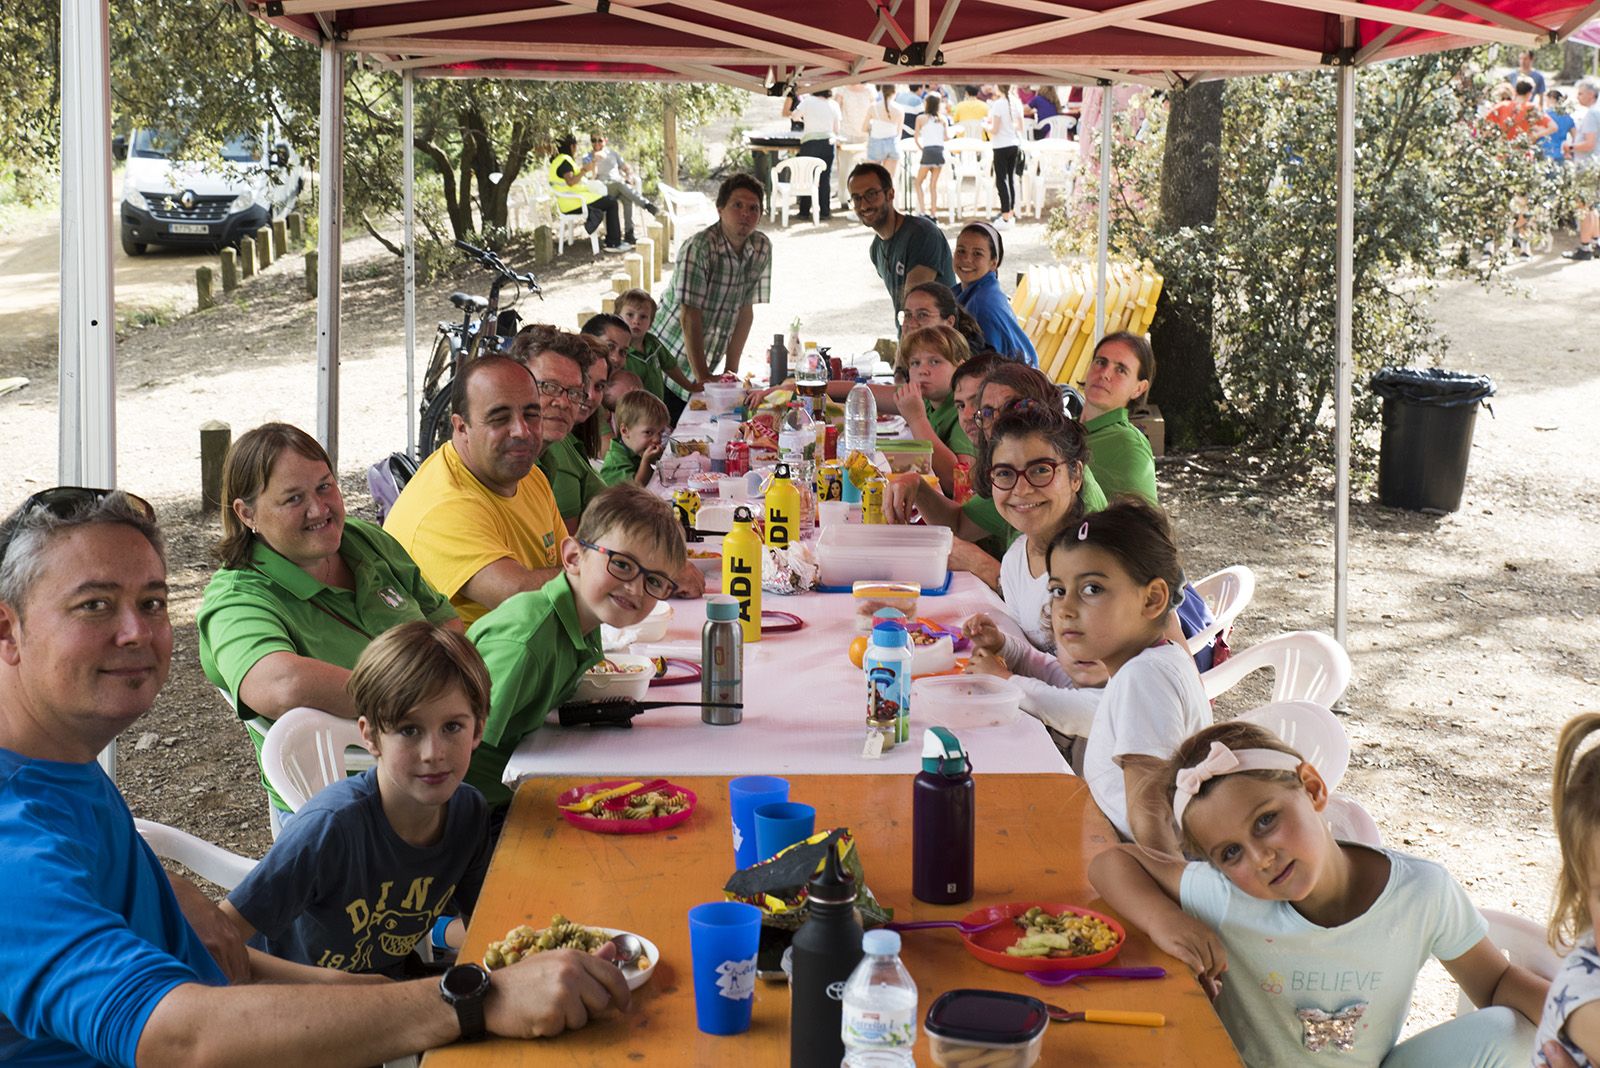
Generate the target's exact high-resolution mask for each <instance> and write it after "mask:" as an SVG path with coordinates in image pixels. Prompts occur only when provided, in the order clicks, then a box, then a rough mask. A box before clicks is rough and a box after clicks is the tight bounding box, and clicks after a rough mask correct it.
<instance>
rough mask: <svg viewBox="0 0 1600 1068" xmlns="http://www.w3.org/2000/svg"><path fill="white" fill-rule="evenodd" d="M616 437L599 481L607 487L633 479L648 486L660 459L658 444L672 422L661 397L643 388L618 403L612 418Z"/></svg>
mask: <svg viewBox="0 0 1600 1068" xmlns="http://www.w3.org/2000/svg"><path fill="white" fill-rule="evenodd" d="M611 421H612V425H613V427H614V428H615V431H616V433H615V436H614V437H612V439H611V449H610V451H609V452H607V453H606V459H605V463H604V464H602V465H601V466H600V481H602V482H604V483H605V484H606V485H608V486H615V485H616V484H617V483H619V482H626V481H628V480H629V479H632V480H633V481H634V482H637V483H638V484H639V485H641V486H648V485H649V484H650V478H651V476H652V475H654V474H655V466H656V461H657V460H659V459H661V448H662V446H661V441H662V438H663V437H664V436H665V435H666V433H667V426H668V425H669V424H670V423H671V422H672V417H671V415H669V414H668V412H667V406H666V405H665V404H663V403H662V402H661V398H660V397H657V396H655V395H654V394H652V393H650V392H648V391H647V390H643V389H636V390H634V391H633V392H632V393H629V394H628V395H627V396H625V397H623V398H622V399H621V400H619V401H617V409H616V411H615V412H614V413H613V414H612V417H611Z"/></svg>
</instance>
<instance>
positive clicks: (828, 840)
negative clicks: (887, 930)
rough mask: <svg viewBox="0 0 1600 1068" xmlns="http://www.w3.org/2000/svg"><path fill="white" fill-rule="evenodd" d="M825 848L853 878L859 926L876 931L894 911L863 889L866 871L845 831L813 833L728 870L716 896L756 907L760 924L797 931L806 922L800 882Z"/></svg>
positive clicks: (808, 876) (803, 883) (820, 862)
mask: <svg viewBox="0 0 1600 1068" xmlns="http://www.w3.org/2000/svg"><path fill="white" fill-rule="evenodd" d="M829 849H834V850H837V851H838V854H839V863H840V864H841V865H842V866H843V867H844V869H845V870H846V871H848V872H849V873H850V874H851V875H853V876H855V880H856V909H857V911H858V912H860V914H861V924H862V926H863V927H881V926H882V925H883V924H886V923H888V922H889V921H890V920H892V919H894V910H893V909H890V908H885V907H884V906H882V905H880V904H879V903H878V899H877V898H875V897H873V896H872V891H871V890H869V889H868V888H867V873H866V870H865V869H864V868H862V866H861V859H860V858H859V857H857V856H856V845H855V838H854V837H852V836H851V834H850V830H849V828H847V827H838V828H835V829H833V830H827V831H818V832H817V833H816V834H813V835H812V836H811V837H810V838H807V839H806V840H805V841H803V842H796V843H795V844H794V845H792V846H790V847H789V848H787V849H785V850H784V851H783V852H781V853H779V854H778V855H777V856H775V857H772V858H770V859H768V860H763V861H761V862H760V863H758V864H753V865H751V866H750V867H748V868H745V869H743V870H742V871H736V872H734V873H733V874H732V875H731V876H729V878H728V881H727V883H726V884H725V885H724V886H723V888H722V892H723V894H724V895H725V896H726V897H727V899H728V900H729V901H743V902H744V903H745V904H747V905H754V906H755V907H756V908H758V909H760V910H761V923H762V925H763V926H767V927H781V928H783V929H785V930H789V931H794V930H798V929H799V927H800V925H801V924H802V923H804V922H805V919H806V897H807V894H808V891H807V889H806V884H808V883H809V882H810V881H811V877H812V876H813V875H815V874H816V873H817V872H819V871H821V870H822V865H823V862H824V861H825V860H826V859H827V856H828V850H829Z"/></svg>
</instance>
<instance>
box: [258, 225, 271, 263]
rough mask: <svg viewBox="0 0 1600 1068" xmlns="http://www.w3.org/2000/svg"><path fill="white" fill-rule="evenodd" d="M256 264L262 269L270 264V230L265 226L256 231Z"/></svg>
mask: <svg viewBox="0 0 1600 1068" xmlns="http://www.w3.org/2000/svg"><path fill="white" fill-rule="evenodd" d="M256 266H257V267H258V268H259V269H261V270H263V271H264V270H266V269H267V268H268V267H271V266H272V231H271V230H268V229H267V228H266V227H265V226H263V227H262V228H261V229H259V230H257V231H256Z"/></svg>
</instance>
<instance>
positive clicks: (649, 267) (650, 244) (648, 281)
mask: <svg viewBox="0 0 1600 1068" xmlns="http://www.w3.org/2000/svg"><path fill="white" fill-rule="evenodd" d="M634 250H635V251H636V252H638V253H639V262H640V264H641V266H643V268H644V283H643V286H642V288H643V289H644V290H646V291H647V292H652V293H653V292H655V288H656V283H657V282H659V281H661V275H659V274H658V273H657V272H656V243H655V242H654V241H652V240H651V239H650V238H648V237H641V238H640V239H639V243H638V244H637V245H635V246H634Z"/></svg>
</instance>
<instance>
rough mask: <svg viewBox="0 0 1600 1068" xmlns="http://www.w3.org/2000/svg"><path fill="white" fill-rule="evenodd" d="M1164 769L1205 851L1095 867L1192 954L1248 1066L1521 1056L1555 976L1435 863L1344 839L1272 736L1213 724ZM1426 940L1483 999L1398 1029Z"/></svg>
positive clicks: (1126, 908)
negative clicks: (1512, 946) (1495, 938)
mask: <svg viewBox="0 0 1600 1068" xmlns="http://www.w3.org/2000/svg"><path fill="white" fill-rule="evenodd" d="M1164 779H1165V782H1166V793H1167V796H1168V797H1170V798H1171V800H1172V808H1171V812H1170V816H1171V817H1172V818H1173V819H1174V820H1175V822H1176V823H1177V825H1178V827H1179V828H1180V829H1181V831H1182V833H1183V840H1184V848H1185V850H1186V851H1188V852H1190V853H1191V854H1193V855H1196V856H1200V857H1204V858H1205V859H1204V860H1201V861H1194V862H1189V861H1185V860H1184V859H1183V858H1181V857H1177V856H1170V855H1162V854H1158V853H1154V852H1151V851H1150V850H1145V849H1139V848H1137V847H1134V846H1121V847H1117V848H1115V849H1111V850H1107V851H1106V852H1104V853H1102V854H1100V855H1099V856H1097V857H1095V859H1094V860H1093V861H1092V862H1091V863H1090V865H1089V879H1090V881H1091V882H1093V883H1094V887H1095V889H1096V890H1098V891H1100V893H1101V894H1102V895H1104V897H1105V899H1106V900H1107V901H1108V902H1110V904H1111V906H1112V907H1113V908H1115V909H1116V910H1117V911H1119V912H1121V913H1122V914H1123V915H1124V916H1127V917H1129V918H1130V919H1132V920H1134V921H1135V922H1136V923H1138V924H1139V925H1140V926H1142V927H1143V928H1144V929H1145V930H1146V932H1147V933H1148V934H1149V935H1150V938H1151V940H1152V941H1153V942H1155V944H1156V945H1157V946H1160V947H1161V948H1162V949H1164V950H1166V951H1167V952H1168V953H1171V954H1172V955H1173V956H1175V957H1177V958H1178V959H1179V960H1182V961H1183V962H1184V963H1185V964H1187V965H1189V966H1190V967H1191V968H1193V969H1194V970H1195V972H1196V974H1197V975H1198V976H1199V977H1200V981H1201V983H1202V985H1204V986H1205V987H1206V988H1207V991H1208V993H1211V994H1212V995H1213V996H1214V997H1215V999H1216V1009H1217V1014H1218V1015H1219V1016H1221V1017H1222V1022H1223V1025H1224V1026H1225V1027H1227V1029H1228V1034H1229V1036H1230V1037H1231V1038H1232V1039H1233V1042H1234V1045H1235V1046H1237V1047H1238V1049H1239V1053H1240V1055H1241V1056H1242V1057H1243V1059H1244V1062H1245V1064H1247V1065H1249V1066H1250V1068H1296V1066H1300V1065H1305V1066H1317V1068H1321V1066H1327V1065H1340V1066H1349V1068H1377V1066H1379V1065H1381V1066H1383V1068H1437V1066H1441V1065H1451V1066H1453V1068H1455V1066H1459V1068H1467V1066H1474V1068H1501V1066H1504V1068H1511V1066H1517V1068H1522V1066H1526V1065H1527V1064H1528V1063H1529V1058H1530V1056H1531V1054H1532V1051H1533V1038H1534V1029H1533V1025H1532V1024H1531V1023H1530V1022H1529V1020H1530V1019H1537V1018H1538V1016H1539V1013H1540V1011H1541V1008H1542V1005H1543V1000H1544V997H1545V994H1546V992H1547V990H1548V989H1549V985H1550V984H1549V983H1548V982H1547V981H1545V980H1543V979H1541V978H1539V977H1538V976H1536V975H1534V974H1533V973H1532V972H1530V971H1528V970H1527V969H1526V968H1522V967H1519V966H1517V965H1514V964H1511V963H1509V962H1508V961H1507V960H1506V958H1505V957H1504V956H1503V955H1502V954H1501V952H1500V950H1499V949H1497V948H1496V947H1495V944H1494V943H1493V942H1492V941H1490V939H1489V938H1488V937H1487V932H1488V924H1487V923H1486V922H1485V921H1484V919H1483V917H1482V916H1481V915H1480V914H1479V913H1478V910H1477V909H1476V908H1474V907H1473V905H1472V902H1471V901H1470V900H1468V898H1467V895H1466V892H1465V891H1464V890H1463V889H1462V888H1461V886H1460V884H1459V883H1457V882H1456V881H1455V879H1454V878H1452V877H1451V875H1450V873H1449V872H1448V871H1446V870H1445V869H1444V867H1443V866H1442V865H1440V864H1437V863H1435V862H1433V861H1430V860H1423V859H1421V858H1419V857H1413V856H1408V855H1406V854H1404V853H1397V852H1394V851H1393V850H1389V849H1376V848H1370V847H1368V846H1363V845H1357V844H1354V843H1350V842H1340V841H1336V840H1335V839H1334V837H1333V832H1332V831H1331V830H1330V829H1329V827H1328V825H1327V823H1326V822H1324V820H1323V819H1322V816H1321V812H1322V810H1323V808H1324V807H1325V806H1326V805H1327V802H1328V787H1327V784H1326V783H1324V782H1323V779H1322V776H1321V775H1319V774H1318V772H1317V769H1316V768H1314V767H1312V766H1311V765H1310V764H1309V763H1306V762H1305V761H1303V760H1302V759H1301V758H1300V755H1299V754H1298V753H1296V752H1295V751H1294V750H1293V749H1291V748H1290V747H1289V746H1287V745H1285V744H1284V743H1283V742H1282V741H1281V740H1279V739H1278V737H1277V736H1275V735H1274V734H1272V733H1271V732H1270V731H1267V730H1265V729H1263V728H1261V727H1258V726H1256V725H1254V724H1250V723H1243V722H1240V721H1237V720H1235V721H1233V722H1230V723H1219V724H1217V725H1215V726H1213V727H1208V728H1206V729H1205V730H1202V731H1200V732H1198V733H1196V734H1195V735H1193V736H1191V737H1189V738H1187V739H1185V740H1184V742H1183V743H1182V744H1181V745H1180V746H1179V747H1178V749H1177V752H1176V753H1174V754H1173V757H1172V760H1171V761H1170V762H1169V763H1168V765H1167V767H1166V770H1165V775H1164ZM1430 956H1431V957H1436V958H1438V959H1439V960H1440V961H1441V962H1442V963H1443V964H1444V966H1445V969H1446V970H1447V971H1448V972H1449V973H1450V975H1451V976H1452V977H1453V978H1454V979H1455V981H1456V982H1457V983H1458V984H1459V985H1460V987H1461V989H1462V991H1463V992H1465V993H1466V994H1467V996H1468V997H1469V998H1471V999H1472V1001H1473V1003H1474V1004H1476V1005H1479V1006H1488V1007H1485V1008H1481V1009H1480V1010H1479V1011H1477V1012H1472V1013H1468V1014H1467V1015H1464V1016H1459V1017H1457V1018H1455V1019H1453V1020H1450V1021H1449V1022H1447V1023H1443V1024H1440V1025H1439V1026H1437V1027H1434V1028H1431V1029H1429V1030H1426V1031H1423V1032H1421V1033H1419V1034H1416V1035H1413V1036H1412V1037H1410V1038H1408V1039H1406V1040H1405V1041H1404V1042H1401V1041H1400V1040H1399V1039H1400V1032H1401V1028H1402V1027H1403V1025H1404V1024H1405V1019H1406V1013H1407V1012H1408V1010H1409V1009H1410V1007H1411V993H1412V988H1413V987H1414V986H1415V984H1416V976H1417V971H1418V970H1419V969H1420V968H1421V967H1422V965H1423V963H1424V962H1426V961H1427V959H1428V958H1429V957H1430ZM1224 971H1226V972H1227V975H1226V976H1225V977H1223V976H1222V973H1223V972H1224ZM1219 977H1222V978H1223V979H1224V980H1225V981H1221V982H1219ZM1219 987H1220V990H1219Z"/></svg>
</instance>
